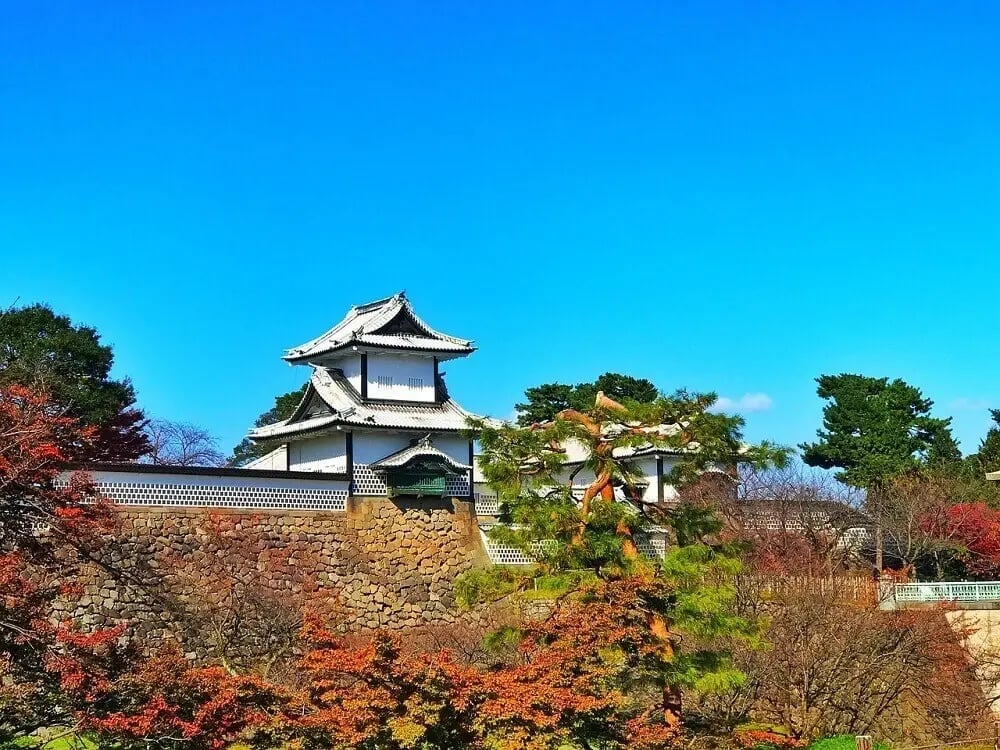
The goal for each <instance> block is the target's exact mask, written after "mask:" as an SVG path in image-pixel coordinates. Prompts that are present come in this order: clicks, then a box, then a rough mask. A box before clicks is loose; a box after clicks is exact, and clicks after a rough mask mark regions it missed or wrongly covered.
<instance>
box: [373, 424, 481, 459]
mask: <svg viewBox="0 0 1000 750" xmlns="http://www.w3.org/2000/svg"><path fill="white" fill-rule="evenodd" d="M426 435H427V433H426V432H388V431H384V430H379V431H378V432H374V431H373V432H359V431H358V430H355V431H354V463H356V464H370V463H373V462H375V461H378V460H379V459H380V458H385V457H386V456H388V455H389V454H391V453H395V452H396V451H401V450H403V448H407V447H409V446H410V444H411V443H412V442H413V441H414V440H419V439H420V438H422V437H424V436H426ZM431 443H433V444H434V447H435V448H437V449H438V450H440V451H441V452H443V453H447V454H448V456H450V457H451V458H453V459H455V460H456V461H459V462H460V463H463V464H466V463H468V462H469V441H468V440H467V439H465V438H462V437H461V436H458V435H434V434H432V435H431Z"/></svg>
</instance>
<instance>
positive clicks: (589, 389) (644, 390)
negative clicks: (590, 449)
mask: <svg viewBox="0 0 1000 750" xmlns="http://www.w3.org/2000/svg"><path fill="white" fill-rule="evenodd" d="M598 391H601V392H603V393H604V395H606V396H608V397H609V398H612V399H614V400H615V401H620V402H621V403H628V402H631V401H637V402H639V403H643V404H649V403H652V402H653V401H655V400H656V398H657V396H658V395H659V391H657V389H656V386H655V385H653V383H652V382H651V381H649V380H646V379H645V378H634V377H632V376H631V375H621V374H619V373H617V372H606V373H604V374H603V375H601V376H600V377H599V378H597V380H595V381H594V382H593V383H578V384H577V385H564V384H562V383H545V384H543V385H539V386H535V387H534V388H528V389H527V390H526V391H525V392H524V395H525V398H526V399H527V401H526V402H525V403H522V404H517V405H516V406H515V407H514V408H515V409H516V410H517V412H518V417H517V423H518V424H519V425H521V426H523V427H526V426H528V425H531V424H536V423H539V422H548V421H551V420H552V419H554V418H555V416H556V414H558V413H559V412H561V411H563V410H564V409H577V410H578V411H585V410H587V409H589V408H590V407H591V405H593V403H594V398H595V397H596V396H597V393H598Z"/></svg>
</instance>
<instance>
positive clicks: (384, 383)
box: [375, 375, 392, 388]
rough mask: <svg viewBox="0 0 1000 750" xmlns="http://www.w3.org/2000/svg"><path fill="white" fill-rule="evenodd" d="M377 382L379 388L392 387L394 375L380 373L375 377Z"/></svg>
mask: <svg viewBox="0 0 1000 750" xmlns="http://www.w3.org/2000/svg"><path fill="white" fill-rule="evenodd" d="M375 382H376V383H377V384H378V386H379V388H391V387H392V375H379V376H378V377H377V378H375Z"/></svg>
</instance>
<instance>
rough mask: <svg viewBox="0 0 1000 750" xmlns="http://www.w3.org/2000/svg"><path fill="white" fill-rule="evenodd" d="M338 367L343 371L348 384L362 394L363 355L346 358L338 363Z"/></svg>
mask: <svg viewBox="0 0 1000 750" xmlns="http://www.w3.org/2000/svg"><path fill="white" fill-rule="evenodd" d="M337 366H338V367H339V368H340V369H341V370H342V371H343V373H344V377H345V378H347V380H348V382H350V384H351V385H352V386H354V390H356V391H357V392H358V393H361V355H360V354H355V355H353V356H350V357H344V358H343V359H341V360H339V361H338V362H337Z"/></svg>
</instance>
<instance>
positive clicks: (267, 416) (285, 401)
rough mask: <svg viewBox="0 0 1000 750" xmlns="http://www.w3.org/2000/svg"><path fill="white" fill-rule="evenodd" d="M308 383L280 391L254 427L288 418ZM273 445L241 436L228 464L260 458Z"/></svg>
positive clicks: (242, 462)
mask: <svg viewBox="0 0 1000 750" xmlns="http://www.w3.org/2000/svg"><path fill="white" fill-rule="evenodd" d="M308 385H309V384H308V383H304V384H303V385H302V387H301V388H296V389H295V390H294V391H289V392H288V393H282V394H281V395H280V396H275V397H274V406H272V407H271V408H270V409H268V410H267V411H265V412H264V413H263V414H261V415H260V416H259V417H257V419H255V420H254V423H253V424H254V427H265V426H267V425H269V424H274V423H275V422H281V421H282V420H285V419H288V418H289V417H290V416H292V413H293V412H294V411H295V407H296V406H298V405H299V402H300V401H301V400H302V397H303V396H304V395H305V392H306V388H307V387H308ZM274 448H275V446H274V445H272V444H270V443H256V442H254V441H253V440H251V439H250V438H243V439H242V440H241V441H240V442H239V444H238V445H237V446H236V447H235V448H233V455H232V456H231V457H230V459H229V465H230V466H243V465H244V464H246V463H248V462H249V461H253V460H254V459H255V458H260V457H261V456H263V455H266V454H267V453H269V452H270V451H272V450H274Z"/></svg>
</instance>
